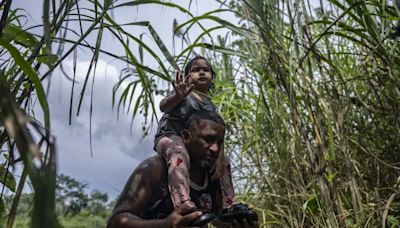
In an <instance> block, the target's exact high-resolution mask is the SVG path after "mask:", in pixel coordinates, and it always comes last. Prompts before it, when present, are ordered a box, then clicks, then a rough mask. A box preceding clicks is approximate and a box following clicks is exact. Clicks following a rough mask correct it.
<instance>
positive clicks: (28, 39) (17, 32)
mask: <svg viewBox="0 0 400 228" xmlns="http://www.w3.org/2000/svg"><path fill="white" fill-rule="evenodd" d="M3 39H4V40H6V41H9V42H10V41H12V40H14V41H15V42H16V43H18V44H20V45H22V46H24V47H26V48H34V47H35V46H36V45H37V43H38V42H39V41H38V40H37V39H36V37H35V36H34V35H33V34H31V33H29V32H27V31H24V30H23V29H22V27H20V26H16V25H13V24H8V25H7V26H6V27H5V28H4V31H3Z"/></svg>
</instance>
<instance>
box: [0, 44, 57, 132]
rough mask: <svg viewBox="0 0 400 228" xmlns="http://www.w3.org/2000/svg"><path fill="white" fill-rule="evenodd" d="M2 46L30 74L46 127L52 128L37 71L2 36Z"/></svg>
mask: <svg viewBox="0 0 400 228" xmlns="http://www.w3.org/2000/svg"><path fill="white" fill-rule="evenodd" d="M0 46H3V47H4V48H6V49H7V50H8V51H9V53H10V55H11V56H12V57H13V59H14V61H15V63H16V64H17V65H18V66H19V67H20V68H21V70H22V71H23V72H24V73H25V74H26V75H28V77H29V80H31V81H32V83H33V85H34V87H35V89H36V95H37V97H38V99H39V103H40V105H41V106H42V110H43V113H44V122H45V127H46V128H47V129H49V128H50V113H49V105H48V103H47V99H46V94H45V92H44V88H43V85H42V82H41V81H40V79H39V76H38V74H37V72H36V71H35V70H34V69H33V68H32V66H31V65H30V64H29V63H28V62H27V61H26V60H25V59H24V58H23V57H22V56H21V54H20V53H19V51H18V49H16V48H15V47H14V46H13V45H11V44H10V43H9V42H7V41H6V40H4V39H2V38H0Z"/></svg>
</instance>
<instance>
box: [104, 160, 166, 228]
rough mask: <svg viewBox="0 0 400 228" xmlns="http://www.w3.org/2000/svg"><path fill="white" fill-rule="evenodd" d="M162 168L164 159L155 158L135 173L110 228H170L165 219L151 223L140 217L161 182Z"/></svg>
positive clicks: (113, 213) (118, 203) (147, 161)
mask: <svg viewBox="0 0 400 228" xmlns="http://www.w3.org/2000/svg"><path fill="white" fill-rule="evenodd" d="M160 161H161V162H160ZM162 168H163V165H162V158H159V157H157V156H154V157H152V158H149V159H147V160H145V161H144V162H142V163H141V164H140V165H139V166H138V167H137V168H136V169H135V170H134V171H133V173H132V174H131V176H130V177H129V179H128V181H127V183H126V185H125V187H124V190H123V191H122V193H121V195H120V197H119V199H118V201H117V203H116V205H115V207H114V210H113V212H112V215H111V218H110V219H109V221H108V227H110V228H111V227H115V228H116V227H141V228H146V227H168V225H167V224H166V222H167V221H166V220H165V219H164V220H150V221H149V220H143V219H141V218H140V217H139V216H140V214H141V212H142V211H144V209H145V207H146V205H147V203H148V202H149V200H150V197H151V195H152V193H153V190H154V189H155V187H156V184H159V183H160V181H161V178H162Z"/></svg>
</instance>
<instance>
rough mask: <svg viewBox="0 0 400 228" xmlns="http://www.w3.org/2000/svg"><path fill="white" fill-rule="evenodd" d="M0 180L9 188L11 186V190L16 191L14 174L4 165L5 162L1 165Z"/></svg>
mask: <svg viewBox="0 0 400 228" xmlns="http://www.w3.org/2000/svg"><path fill="white" fill-rule="evenodd" d="M0 182H1V183H2V184H3V185H5V186H6V187H7V188H9V189H10V190H11V191H13V192H15V186H16V182H15V178H14V176H13V175H12V173H10V172H9V171H8V169H6V168H5V167H4V164H3V165H2V166H0Z"/></svg>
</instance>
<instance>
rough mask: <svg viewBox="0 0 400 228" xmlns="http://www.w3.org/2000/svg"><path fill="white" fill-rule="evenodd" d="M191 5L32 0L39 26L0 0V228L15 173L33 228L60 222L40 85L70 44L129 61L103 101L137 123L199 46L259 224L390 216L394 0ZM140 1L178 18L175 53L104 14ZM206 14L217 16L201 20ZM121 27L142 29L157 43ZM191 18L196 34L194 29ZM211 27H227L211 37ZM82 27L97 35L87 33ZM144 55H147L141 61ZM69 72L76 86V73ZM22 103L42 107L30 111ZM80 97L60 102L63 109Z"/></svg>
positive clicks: (397, 154) (396, 173) (395, 118)
mask: <svg viewBox="0 0 400 228" xmlns="http://www.w3.org/2000/svg"><path fill="white" fill-rule="evenodd" d="M194 2H196V1H192V0H191V1H187V2H183V1H182V2H179V3H173V2H170V1H157V0H136V1H134V0H132V1H122V0H115V1H111V0H104V1H98V0H81V1H77V0H64V1H56V0H43V1H42V2H41V4H43V17H42V19H43V21H42V24H40V25H38V27H40V28H41V32H40V33H33V32H31V31H30V29H31V28H26V27H24V26H23V24H22V23H21V19H22V18H23V11H21V10H17V9H13V8H12V0H2V1H1V5H0V6H1V10H2V17H1V22H0V34H1V37H0V54H1V62H0V66H1V67H0V74H1V75H0V127H1V128H0V148H1V154H2V156H3V157H4V159H3V160H2V161H3V164H2V165H1V166H0V167H1V169H0V182H1V183H2V186H3V188H5V187H6V188H8V189H10V190H12V191H14V192H15V194H14V196H13V199H12V205H11V208H10V209H7V210H6V209H4V205H5V202H6V201H10V200H11V199H7V197H5V196H3V194H2V195H1V196H2V197H1V200H0V213H5V212H7V214H5V215H4V214H3V215H2V217H4V218H7V223H8V225H7V227H12V224H13V221H14V219H15V216H16V213H15V212H16V210H17V208H18V207H19V206H21V205H23V203H22V202H23V200H24V199H25V196H24V194H22V193H21V189H22V188H23V186H24V183H25V182H26V180H27V179H29V181H30V182H31V183H32V187H33V193H32V200H33V207H32V213H31V226H32V227H57V226H60V224H61V223H60V220H59V219H58V217H57V213H56V212H57V208H56V203H55V202H56V186H57V182H56V173H55V163H54V157H55V155H56V150H55V149H54V144H53V139H52V136H51V135H52V134H51V110H49V108H48V104H47V98H46V90H45V89H44V88H45V85H47V84H46V83H47V81H48V80H49V79H51V77H52V74H53V72H54V71H55V70H56V69H58V68H59V67H60V66H62V62H63V61H64V60H65V59H67V58H72V59H74V60H76V58H77V57H76V56H77V54H78V51H77V50H78V48H81V49H86V50H89V51H90V53H91V56H92V58H91V63H92V64H91V66H92V67H94V68H95V67H96V62H97V61H98V59H99V58H100V57H101V56H103V55H106V56H111V57H113V58H115V59H116V60H118V61H121V62H124V63H125V64H126V65H127V68H126V69H124V70H122V71H121V80H120V82H119V83H117V84H116V85H115V93H114V95H112V94H110V96H113V99H114V108H115V109H119V110H130V112H129V113H128V115H130V116H132V118H136V117H137V116H139V115H140V116H144V117H145V118H146V119H145V120H146V121H145V122H144V126H145V132H146V130H147V129H149V127H150V126H151V124H152V123H154V122H156V121H157V118H156V116H155V110H156V107H157V105H158V104H155V102H154V97H155V96H156V95H157V94H165V92H166V91H167V90H168V89H166V88H165V86H164V87H163V86H160V82H163V81H166V82H168V81H171V80H172V76H171V75H173V71H174V70H178V69H179V68H181V67H182V66H183V65H184V63H185V62H186V61H187V59H188V58H190V57H191V56H193V55H194V54H195V53H197V54H202V55H205V56H207V57H209V59H210V60H212V64H213V66H214V68H215V69H216V71H217V75H218V77H217V83H216V85H215V88H214V91H213V99H214V101H215V103H216V104H217V105H218V106H219V107H220V110H221V114H222V115H223V117H224V119H225V120H226V122H227V123H228V126H229V128H228V133H227V138H226V148H227V149H226V151H227V153H229V154H230V156H231V159H232V163H233V165H234V179H235V183H236V184H237V191H238V195H239V198H240V199H241V200H244V201H246V202H249V203H250V204H251V206H253V207H254V208H255V209H256V210H257V212H258V213H259V215H260V218H261V220H260V222H261V225H262V226H263V227H397V226H399V225H400V203H399V202H400V201H399V199H400V195H399V193H400V132H399V129H400V116H399V115H400V77H399V76H400V49H399V36H400V27H399V25H400V24H399V20H400V14H399V13H400V11H399V7H398V3H396V2H397V1H394V2H392V1H385V0H358V1H357V0H320V1H305V0H284V1H278V0H268V1H265V0H242V1H239V0H226V1H222V0H219V1H218V2H219V5H220V7H219V8H218V9H211V10H210V11H209V12H207V13H205V14H202V15H195V14H193V13H192V12H191V8H190V6H191V4H194ZM196 3H197V4H205V3H204V2H203V1H197V2H196ZM148 4H150V5H162V6H164V7H171V8H175V9H177V10H180V11H181V12H183V13H185V14H187V15H188V18H189V19H188V20H187V21H186V22H181V23H179V24H176V25H174V29H175V30H174V31H175V39H177V40H180V41H182V44H183V45H184V48H183V50H182V51H181V52H179V53H174V54H171V53H172V51H171V50H169V49H168V48H167V47H166V45H164V43H163V40H162V38H160V36H159V35H158V33H157V31H156V30H154V28H153V26H152V25H151V23H149V22H148V21H132V22H131V23H128V24H125V25H121V24H118V23H116V22H115V21H114V19H113V15H112V12H113V10H115V9H118V8H122V7H137V8H138V10H140V7H141V6H142V5H148ZM26 10H27V11H28V12H29V9H26ZM223 13H230V14H233V15H234V16H235V17H236V18H237V23H236V22H235V23H233V22H232V21H228V20H225V19H224V18H223V17H220V15H221V14H223ZM206 20H208V21H213V22H214V23H215V24H216V25H215V26H211V27H204V26H203V25H202V22H203V21H206ZM68 23H76V24H78V26H77V27H76V28H77V29H73V28H70V27H69V26H68ZM125 26H139V27H145V28H146V29H147V30H148V32H147V34H148V35H149V36H151V37H152V39H153V40H154V41H155V42H156V43H157V45H158V47H157V49H158V50H160V52H156V51H155V50H153V49H154V48H153V49H152V48H150V47H149V45H148V44H147V43H146V42H144V41H142V39H141V38H142V36H141V34H131V33H128V32H127V31H126V30H125ZM171 26H172V25H171ZM195 26H197V27H199V28H201V31H202V32H201V33H200V34H198V35H197V36H196V38H195V39H193V38H190V37H191V34H192V33H191V32H192V31H193V28H194V27H195ZM221 29H223V31H226V34H225V35H219V36H218V37H212V36H211V35H210V34H211V33H212V32H213V31H215V30H221ZM105 33H108V34H112V35H113V36H115V38H116V39H117V40H118V42H119V44H120V45H122V46H123V47H124V48H125V53H124V54H121V53H112V52H109V51H105V50H103V49H102V42H103V39H102V37H103V35H104V34H105ZM67 34H74V35H75V36H72V37H74V38H70V37H71V36H67ZM88 36H95V37H96V42H95V43H88V42H86V38H87V37H88ZM131 43H135V44H137V45H138V47H139V51H138V52H134V51H133V50H132V49H131V48H130V44H131ZM137 53H138V54H137ZM159 53H161V54H159ZM144 54H145V55H148V56H150V57H151V58H152V59H153V60H155V62H157V66H156V67H154V66H149V65H147V64H146V63H145V62H144V60H143V55H144ZM75 64H76V62H75ZM70 77H71V85H69V86H70V87H71V90H72V91H74V77H75V75H71V76H70ZM94 80H95V77H94V76H93V75H91V74H90V69H89V71H88V73H87V75H86V79H85V81H84V86H83V89H82V91H75V92H80V93H81V96H80V97H81V99H80V101H81V100H82V97H83V96H90V86H91V85H93V82H94ZM122 83H126V84H127V85H128V86H124V87H122V86H121V84H122ZM88 89H89V91H86V95H85V90H88ZM35 101H38V102H35ZM33 105H36V106H39V107H40V109H41V110H42V112H43V117H42V118H41V119H37V118H36V115H35V113H34V112H32V106H33ZM80 105H81V103H80V102H78V104H75V103H72V99H71V106H77V107H78V110H79V107H80ZM70 115H71V114H70ZM33 132H34V134H35V137H33V136H32V134H33ZM38 135H39V136H40V137H37V136H38ZM16 163H22V164H23V166H24V170H23V173H22V177H21V178H20V179H19V183H16V181H15V178H14V176H13V173H12V172H11V167H12V166H13V165H15V164H16ZM7 205H8V204H7ZM44 218H46V219H44Z"/></svg>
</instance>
